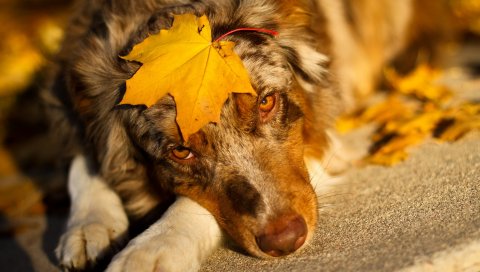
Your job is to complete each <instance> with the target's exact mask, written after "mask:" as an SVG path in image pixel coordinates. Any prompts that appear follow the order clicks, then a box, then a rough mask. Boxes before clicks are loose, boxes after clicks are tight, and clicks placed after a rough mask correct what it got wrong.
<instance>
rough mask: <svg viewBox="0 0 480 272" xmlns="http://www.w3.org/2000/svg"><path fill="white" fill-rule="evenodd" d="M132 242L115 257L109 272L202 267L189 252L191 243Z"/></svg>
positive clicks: (177, 270) (176, 271) (172, 271)
mask: <svg viewBox="0 0 480 272" xmlns="http://www.w3.org/2000/svg"><path fill="white" fill-rule="evenodd" d="M132 242H133V243H130V244H129V245H128V246H127V247H126V248H125V249H124V250H122V251H121V252H120V253H118V254H117V255H116V256H115V257H114V259H113V261H112V262H111V263H110V265H109V266H108V268H107V270H106V271H107V272H132V271H138V272H152V271H155V272H158V271H161V272H180V271H197V270H198V269H199V268H200V263H199V260H198V259H197V257H196V256H190V254H188V253H189V252H188V247H189V245H179V244H178V243H177V244H176V243H169V242H168V241H165V240H150V241H145V240H144V241H142V242H136V241H132ZM182 246H183V247H186V248H183V249H182V248H181V247H182ZM190 246H191V245H190ZM189 257H191V258H189Z"/></svg>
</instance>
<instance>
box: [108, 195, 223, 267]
mask: <svg viewBox="0 0 480 272" xmlns="http://www.w3.org/2000/svg"><path fill="white" fill-rule="evenodd" d="M221 240H222V232H221V230H220V227H219V226H218V224H217V222H216V221H215V218H214V217H213V216H212V215H211V214H210V213H209V212H208V211H207V210H206V209H204V208H203V207H202V206H200V205H199V204H197V203H196V202H194V201H192V200H190V199H188V198H186V197H179V198H177V200H176V201H175V203H173V205H172V206H170V208H169V209H168V210H167V212H166V213H165V214H164V215H163V216H162V218H161V219H160V220H158V221H157V222H156V223H154V224H153V225H152V226H150V228H148V229H147V230H146V231H144V232H143V233H141V234H140V235H139V236H138V237H136V238H135V239H133V240H132V241H130V243H129V244H128V245H127V247H126V248H125V249H124V250H122V251H121V252H120V253H118V254H117V256H115V257H114V259H113V261H112V263H111V264H110V266H109V267H108V268H107V271H108V272H119V271H139V272H144V271H145V272H150V271H167V272H174V271H197V270H198V269H199V268H200V265H201V263H202V262H203V260H205V259H206V257H208V256H209V255H210V253H211V252H212V251H213V250H214V249H216V248H217V247H218V246H219V245H220V243H221Z"/></svg>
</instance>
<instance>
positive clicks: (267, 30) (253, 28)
mask: <svg viewBox="0 0 480 272" xmlns="http://www.w3.org/2000/svg"><path fill="white" fill-rule="evenodd" d="M240 31H255V32H260V33H265V34H269V35H272V36H274V37H276V36H278V32H277V31H275V30H271V29H265V28H255V27H243V28H237V29H234V30H231V31H228V32H227V33H225V34H223V35H222V36H220V37H218V38H217V39H216V40H215V41H214V42H218V41H220V40H221V39H223V38H225V37H227V36H229V35H232V34H233V33H235V32H240Z"/></svg>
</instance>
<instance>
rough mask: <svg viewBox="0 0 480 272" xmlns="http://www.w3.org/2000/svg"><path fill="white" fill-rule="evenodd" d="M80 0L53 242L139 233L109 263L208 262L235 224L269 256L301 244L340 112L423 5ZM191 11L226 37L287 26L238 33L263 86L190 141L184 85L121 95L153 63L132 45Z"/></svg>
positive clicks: (55, 72)
mask: <svg viewBox="0 0 480 272" xmlns="http://www.w3.org/2000/svg"><path fill="white" fill-rule="evenodd" d="M74 10H75V15H74V17H73V19H72V20H71V23H70V25H69V27H68V28H67V30H66V31H65V33H66V36H65V42H64V43H63V47H62V50H61V52H60V53H59V54H58V56H57V58H56V59H55V61H54V63H52V69H51V74H50V75H49V79H50V80H49V84H48V86H47V88H45V92H44V100H45V103H46V105H47V108H48V109H49V114H50V116H51V119H52V124H53V127H54V128H55V129H56V131H57V137H58V138H59V141H60V142H59V144H63V145H64V146H65V157H69V158H73V159H72V163H71V166H70V170H69V177H68V191H69V194H70V197H71V200H72V204H71V212H70V216H69V220H68V224H67V230H66V232H65V233H64V234H63V236H62V237H61V239H60V242H59V245H58V247H57V249H56V254H57V256H58V259H59V262H60V265H61V267H62V268H63V269H64V270H67V271H70V270H85V269H89V268H92V267H94V266H95V264H96V263H97V262H98V261H99V260H101V259H105V258H108V256H109V254H111V253H112V252H113V253H115V252H116V251H118V250H119V249H120V248H122V247H123V245H124V243H125V242H126V241H128V239H129V237H130V238H133V239H132V240H130V242H128V244H127V245H126V246H125V247H124V248H123V249H122V250H120V251H119V252H118V253H117V254H116V255H115V256H114V257H113V260H112V261H111V263H110V264H109V265H108V268H107V271H196V270H198V269H199V268H200V266H201V263H202V261H203V260H205V259H206V258H207V257H208V256H209V254H210V253H211V252H212V251H213V250H214V249H215V248H217V247H218V246H220V245H221V244H222V241H223V239H224V238H223V237H229V239H232V240H233V241H234V242H235V243H236V244H238V245H239V246H240V247H241V248H242V249H244V250H245V251H246V252H247V253H248V254H251V255H253V256H256V257H259V258H267V259H269V258H275V257H280V256H285V255H288V254H292V253H294V252H298V251H300V250H301V249H302V248H303V247H305V245H306V244H308V241H309V240H310V239H311V237H312V235H313V233H314V229H315V226H316V221H317V217H318V212H317V210H318V205H317V198H316V193H315V189H317V187H318V186H319V185H320V184H321V182H322V178H321V177H324V176H325V173H323V170H322V169H323V168H322V158H323V157H324V156H325V154H326V152H327V149H328V143H329V136H328V135H329V133H328V130H329V128H330V127H331V125H332V121H333V119H334V117H335V116H336V115H337V114H338V113H340V112H341V111H344V110H349V109H352V108H353V107H354V106H353V105H354V103H353V101H354V100H355V98H356V97H359V96H362V95H365V94H366V93H368V92H370V90H371V89H372V88H373V86H374V83H375V81H376V79H377V78H378V76H379V74H380V71H381V67H382V66H383V65H384V64H385V63H387V62H389V61H391V60H392V58H393V57H394V56H395V55H396V54H397V53H398V52H399V51H400V50H401V49H402V48H403V47H404V46H405V44H406V42H407V40H408V36H409V32H408V29H409V27H408V26H409V24H410V22H411V20H412V17H413V13H414V11H413V8H412V1H410V0H400V1H394V0H362V1H359V0H278V1H275V0H136V1H134V0H84V1H81V2H78V3H77V5H76V6H75V9H74ZM179 14H195V15H197V16H201V15H207V17H208V18H209V21H210V24H211V27H212V36H213V37H212V38H213V39H215V38H217V37H219V36H221V35H222V34H225V33H227V32H228V31H231V30H234V29H238V28H245V27H251V28H263V29H270V30H275V31H277V32H278V33H279V34H278V36H277V37H271V36H269V35H266V34H264V33H257V32H237V33H235V34H233V35H230V36H228V38H227V39H228V40H231V41H234V42H235V44H236V46H235V52H236V53H237V54H238V55H239V56H240V58H241V59H242V61H243V64H244V66H245V68H246V69H247V71H248V73H249V76H250V80H251V84H252V86H253V88H254V89H255V91H256V92H257V97H254V96H252V95H249V94H231V95H230V97H229V98H228V100H227V101H226V102H225V104H224V106H223V108H222V113H221V120H220V122H218V123H210V124H208V125H206V126H204V127H203V128H202V129H201V130H200V131H198V132H197V133H195V134H193V135H192V136H190V138H189V140H188V141H184V139H182V137H181V134H180V133H179V129H178V126H177V124H176V122H175V116H176V108H175V102H174V100H173V98H172V97H170V96H168V95H167V96H165V97H163V98H161V99H160V100H158V102H157V103H156V104H155V105H153V106H152V107H149V108H146V107H142V106H123V105H122V106H119V105H118V104H119V101H120V100H121V98H122V96H123V94H124V93H125V82H126V81H127V80H128V79H129V78H131V77H132V76H133V74H134V73H135V72H136V71H137V69H138V68H139V67H140V64H139V63H135V62H129V61H125V60H123V59H122V58H120V56H124V55H126V54H127V53H128V52H129V51H130V50H131V49H132V47H133V46H134V45H135V44H138V43H139V42H141V41H142V40H143V39H145V38H146V37H147V36H148V35H151V34H155V33H157V32H159V31H160V30H161V29H168V28H169V27H171V25H172V21H173V15H179ZM372 30H373V31H372ZM142 224H143V225H145V224H146V225H148V228H147V229H146V230H144V231H142V230H141V229H140V230H139V229H138V228H136V226H137V225H142ZM137 232H139V233H138V235H136V234H137ZM135 235H136V236H135Z"/></svg>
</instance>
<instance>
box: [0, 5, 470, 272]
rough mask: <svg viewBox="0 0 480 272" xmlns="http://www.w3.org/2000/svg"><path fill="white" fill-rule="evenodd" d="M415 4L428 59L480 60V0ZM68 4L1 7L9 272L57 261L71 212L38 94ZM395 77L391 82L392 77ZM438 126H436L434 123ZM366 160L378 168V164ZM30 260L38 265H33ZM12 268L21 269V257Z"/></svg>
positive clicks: (2, 181)
mask: <svg viewBox="0 0 480 272" xmlns="http://www.w3.org/2000/svg"><path fill="white" fill-rule="evenodd" d="M414 1H415V2H416V5H419V6H420V10H421V11H424V13H425V14H424V15H425V16H419V17H418V22H417V23H418V24H421V25H422V26H423V28H424V29H426V31H425V32H422V33H420V34H418V36H417V37H414V38H415V40H416V42H417V43H418V44H422V45H423V46H424V48H426V49H428V50H429V52H436V53H435V54H436V55H441V54H442V52H444V51H443V50H446V51H450V53H451V51H452V50H456V49H457V48H462V47H463V46H465V45H467V46H469V48H473V49H471V50H473V51H472V52H473V53H470V54H478V55H480V50H479V49H478V48H479V47H478V44H479V41H480V40H479V36H480V0H437V1H436V2H437V3H440V2H442V1H443V2H442V5H430V3H432V2H431V1H424V0H414ZM71 2H72V1H69V0H0V251H4V250H6V249H8V250H10V251H15V250H18V251H19V255H12V256H23V257H22V258H25V260H26V262H24V263H23V265H24V266H25V267H19V268H18V269H17V270H11V271H28V270H32V268H33V267H50V266H49V265H50V264H47V263H48V261H46V260H50V261H52V262H54V257H53V256H52V252H53V249H54V246H55V243H56V242H57V239H58V235H59V234H60V232H61V229H62V226H63V223H64V218H65V215H66V213H67V212H68V205H69V202H68V197H67V195H66V189H65V176H66V174H65V173H66V167H67V166H66V163H65V162H62V161H58V160H56V158H57V157H58V155H59V154H60V153H59V150H58V146H57V145H56V144H55V141H54V140H52V139H54V138H52V137H50V135H49V132H48V125H47V123H46V121H45V119H44V116H43V111H42V107H41V104H40V103H39V97H38V90H39V89H40V88H41V86H42V84H43V79H44V76H45V71H46V69H47V67H48V63H49V62H50V61H51V60H52V59H53V58H54V56H55V53H56V52H57V51H58V50H59V48H60V43H61V41H62V37H63V29H64V28H65V26H66V25H67V24H68V21H69V17H70V14H71V13H72V12H73V11H72V8H71ZM438 16H440V17H441V18H443V19H442V20H440V22H441V23H439V21H438V20H435V21H433V20H432V18H438ZM418 44H417V45H418ZM412 50H414V52H413V53H412V54H410V56H411V57H412V58H413V59H412V61H413V63H416V64H420V63H422V62H428V63H438V62H437V61H436V56H431V55H428V54H427V55H428V56H427V57H425V54H423V53H422V51H421V50H422V49H420V50H419V49H418V47H416V48H415V49H412ZM425 52H427V51H425ZM469 66H470V67H469V69H471V71H473V72H472V75H475V74H476V75H477V76H478V73H480V63H471V64H469ZM438 69H442V68H441V67H439V68H438ZM415 76H416V77H429V76H430V74H429V72H426V73H424V74H420V75H413V78H414V79H415ZM392 77H395V76H392V75H391V74H390V78H392ZM400 83H401V82H400ZM400 83H399V80H398V79H393V83H392V82H391V84H390V85H391V86H390V87H392V88H393V89H395V85H400ZM400 89H401V88H400ZM419 99H420V100H421V99H422V98H419ZM423 99H424V98H423ZM393 103H396V102H393ZM422 103H423V102H422ZM476 103H478V101H476ZM434 104H435V103H434ZM385 105H387V106H386V107H385V106H384V107H385V109H387V110H389V111H391V107H390V106H388V105H389V104H385ZM429 105H430V104H428V105H426V106H425V104H422V107H421V109H430V108H431V106H429ZM429 107H430V108H429ZM469 109H470V108H469ZM402 112H403V109H402ZM479 112H480V110H479V109H478V108H475V109H473V110H471V114H472V115H475V116H476V118H478V115H479ZM367 113H368V112H367ZM381 113H382V112H381V111H380V113H377V114H381ZM363 117H365V111H363V112H357V113H356V115H353V116H348V117H346V118H345V119H344V120H343V121H344V123H343V125H341V128H343V129H344V130H348V129H349V128H346V127H349V126H350V127H355V126H358V124H354V125H352V123H355V122H370V121H372V118H370V119H368V118H367V119H364V120H363V119H362V118H363ZM469 118H470V117H469ZM362 120H363V121H362ZM439 120H440V119H435V121H436V122H437V121H439ZM410 121H411V120H410ZM385 125H386V124H384V126H385ZM433 129H434V128H432V130H433ZM429 133H431V131H429ZM387 136H388V137H387ZM377 138H378V139H377V145H374V147H375V148H374V149H375V150H380V149H381V147H382V144H383V145H384V144H385V143H386V142H390V143H391V140H392V139H393V138H392V135H391V134H388V135H382V134H380V135H377ZM454 138H455V137H453V139H454ZM404 142H405V141H404ZM402 143H403V142H402ZM406 145H408V143H407V144H406ZM372 150H373V149H372ZM402 154H403V153H402ZM370 161H371V162H375V159H373V160H370ZM393 161H395V162H396V161H397V159H396V158H393V159H392V158H391V157H390V158H389V159H384V158H381V159H379V160H377V161H376V162H379V163H380V164H382V162H383V164H387V165H388V164H390V162H393ZM45 214H47V215H48V218H49V219H48V220H47V219H46V218H45ZM44 232H50V234H51V235H53V236H49V237H54V238H51V239H42V237H43V236H44V235H45V237H47V236H48V235H47V234H48V233H47V234H45V233H44ZM12 239H14V240H15V241H13V240H12ZM25 252H27V253H28V254H26V253H25ZM5 256H7V257H5ZM5 256H0V268H1V267H6V265H8V264H9V263H11V261H13V260H9V259H8V258H9V257H8V256H10V255H5ZM31 256H41V257H42V258H43V259H42V258H33V259H31ZM5 258H7V259H5ZM12 258H13V257H12ZM28 260H29V261H28ZM39 262H40V263H39ZM41 262H43V263H41ZM15 263H19V260H18V258H17V259H16V260H15ZM51 269H54V268H53V267H51Z"/></svg>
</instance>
